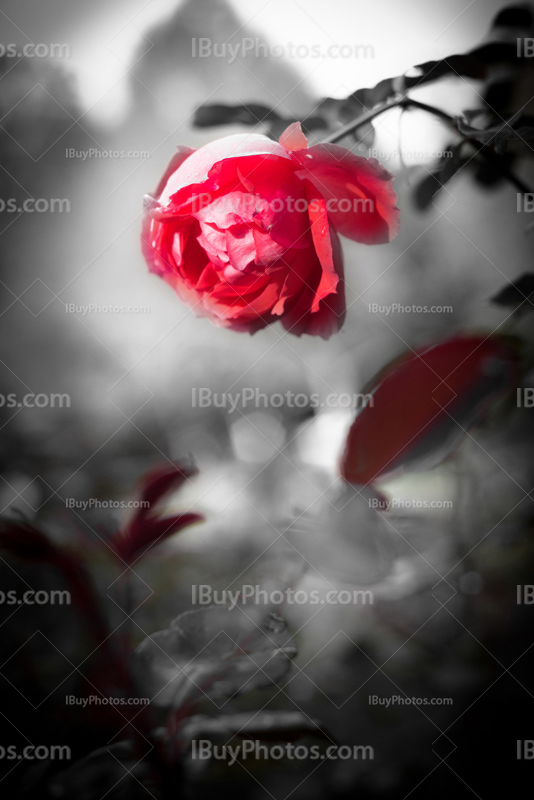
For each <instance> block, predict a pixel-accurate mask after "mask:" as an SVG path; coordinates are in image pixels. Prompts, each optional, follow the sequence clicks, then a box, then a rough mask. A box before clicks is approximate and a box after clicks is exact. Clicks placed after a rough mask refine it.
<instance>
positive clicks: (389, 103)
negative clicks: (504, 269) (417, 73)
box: [321, 95, 532, 194]
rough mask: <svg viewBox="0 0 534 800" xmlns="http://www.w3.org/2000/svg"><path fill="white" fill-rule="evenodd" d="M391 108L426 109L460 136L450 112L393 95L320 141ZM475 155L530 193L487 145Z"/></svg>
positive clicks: (331, 140) (338, 137)
mask: <svg viewBox="0 0 534 800" xmlns="http://www.w3.org/2000/svg"><path fill="white" fill-rule="evenodd" d="M392 108H418V109H419V110H420V111H426V112H427V113H429V114H434V116H436V117H439V118H440V119H442V120H443V121H444V122H446V123H447V125H448V126H449V127H451V128H453V129H454V131H455V133H456V134H457V135H459V136H461V134H460V132H459V131H458V127H457V124H456V120H455V118H454V117H452V116H451V115H450V114H447V113H446V112H445V111H442V110H441V109H440V108H436V107H435V106H431V105H428V104H427V103H421V102H419V101H418V100H412V98H411V97H406V96H405V95H403V96H402V97H393V98H390V99H389V100H385V101H384V102H383V103H380V104H379V105H377V106H376V107H375V108H373V109H371V110H370V111H366V112H365V113H364V114H360V116H359V117H356V119H353V120H351V121H350V122H347V124H346V125H343V127H342V128H338V130H337V131H334V132H333V133H331V134H330V136H327V137H326V138H325V139H323V140H322V142H321V143H322V144H334V143H335V142H339V141H340V140H341V139H344V138H345V136H348V134H349V133H353V132H354V131H355V130H357V129H358V128H360V127H361V126H362V125H366V124H367V123H368V122H371V121H372V120H373V119H375V118H376V117H378V116H380V114H383V113H384V111H389V110H390V109H392ZM463 138H464V141H465V142H466V143H467V144H471V145H472V146H473V147H477V144H476V142H474V141H473V140H471V139H469V138H468V137H463ZM476 155H480V156H482V157H483V158H484V159H485V160H486V161H488V162H489V163H490V164H492V165H493V166H494V167H495V168H496V169H498V170H499V172H500V173H501V175H502V176H503V177H504V178H507V180H509V181H510V183H512V184H513V185H514V186H515V187H516V188H517V189H518V190H519V191H520V192H522V193H523V194H530V193H531V192H532V189H531V188H530V187H529V186H527V185H526V184H525V183H524V182H523V181H522V180H521V179H520V178H518V177H517V176H516V175H514V173H513V172H511V171H510V170H509V169H508V167H506V166H505V165H504V164H503V163H502V160H501V158H500V157H499V156H498V155H496V154H495V153H494V152H493V150H491V149H490V148H488V147H487V146H482V147H480V148H479V149H478V152H477V153H476Z"/></svg>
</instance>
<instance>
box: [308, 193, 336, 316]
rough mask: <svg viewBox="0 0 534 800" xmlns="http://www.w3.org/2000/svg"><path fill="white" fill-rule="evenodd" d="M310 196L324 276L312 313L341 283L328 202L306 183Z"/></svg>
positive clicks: (315, 237)
mask: <svg viewBox="0 0 534 800" xmlns="http://www.w3.org/2000/svg"><path fill="white" fill-rule="evenodd" d="M306 184H307V186H306V188H307V194H308V216H309V219H310V225H311V233H312V239H313V244H314V247H315V252H316V253H317V256H318V258H319V261H320V263H321V267H322V269H323V274H322V276H321V280H320V282H319V286H318V287H317V291H316V293H315V298H314V301H313V303H312V307H311V311H312V313H314V312H316V311H318V310H319V302H320V301H321V300H323V299H324V298H325V297H327V296H328V295H329V294H332V292H335V290H336V286H337V284H338V281H339V275H338V273H337V272H336V267H335V265H334V255H333V252H332V239H331V236H330V226H329V225H328V215H327V213H326V200H325V199H324V197H322V196H321V195H320V194H319V192H317V191H316V190H315V187H314V186H313V184H312V183H310V182H309V181H306Z"/></svg>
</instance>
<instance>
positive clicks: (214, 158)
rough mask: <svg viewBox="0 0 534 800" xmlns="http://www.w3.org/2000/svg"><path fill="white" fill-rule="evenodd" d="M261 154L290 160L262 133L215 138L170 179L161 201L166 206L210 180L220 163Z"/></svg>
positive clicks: (196, 151) (275, 143)
mask: <svg viewBox="0 0 534 800" xmlns="http://www.w3.org/2000/svg"><path fill="white" fill-rule="evenodd" d="M257 155H275V156H280V157H281V158H285V159H289V155H288V153H287V151H286V150H285V148H283V147H282V146H281V145H279V144H278V142H273V141H272V139H269V138H268V137H267V136H262V135H261V134H258V133H237V134H235V135H234V136H224V137H223V138H222V139H215V141H213V142H210V143H209V144H206V145H204V147H201V148H200V149H199V150H195V152H194V153H193V154H191V155H190V156H189V158H188V159H187V160H186V161H184V163H182V164H181V166H180V167H179V168H178V169H177V170H176V172H174V174H172V175H170V176H169V179H168V182H167V185H166V186H165V190H164V191H163V194H162V196H161V198H160V199H161V202H162V203H163V204H166V203H167V202H168V200H169V199H170V198H171V196H172V195H173V194H176V192H177V191H178V190H179V189H181V188H183V187H185V186H192V185H193V184H198V183H203V182H204V181H206V180H207V178H208V174H209V172H210V170H211V169H212V167H213V165H214V164H216V163H217V162H220V161H223V160H226V159H235V158H240V157H242V156H257ZM243 174H244V173H243ZM245 177H246V176H245Z"/></svg>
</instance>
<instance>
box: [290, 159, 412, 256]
mask: <svg viewBox="0 0 534 800" xmlns="http://www.w3.org/2000/svg"><path fill="white" fill-rule="evenodd" d="M291 156H292V158H293V159H294V160H295V161H297V162H298V163H299V164H300V165H301V166H302V167H303V172H302V175H303V177H306V178H308V179H309V180H310V181H311V182H312V183H313V184H314V185H315V186H316V188H317V189H318V190H319V192H320V193H321V194H322V195H323V197H324V198H325V199H326V200H327V201H329V202H328V212H329V215H330V217H331V219H332V220H333V222H334V225H335V226H336V229H337V231H338V232H339V233H341V234H343V236H347V238H349V239H354V240H355V241H356V242H361V243H362V244H383V243H386V242H390V241H391V240H392V239H393V238H394V237H395V236H396V235H397V233H398V232H399V225H400V223H399V209H398V208H397V205H396V203H397V195H396V194H395V192H394V191H393V185H392V184H393V178H394V176H393V175H392V174H391V173H390V172H388V170H387V169H385V167H383V166H382V165H381V164H379V162H378V161H377V160H376V159H374V158H371V159H367V158H363V157H362V156H355V155H354V154H353V153H351V152H350V150H346V149H345V148H344V147H339V146H338V145H335V144H318V145H314V146H313V147H310V148H308V149H307V150H297V151H295V152H293V153H292V154H291Z"/></svg>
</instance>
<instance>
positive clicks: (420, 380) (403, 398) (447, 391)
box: [341, 334, 519, 485]
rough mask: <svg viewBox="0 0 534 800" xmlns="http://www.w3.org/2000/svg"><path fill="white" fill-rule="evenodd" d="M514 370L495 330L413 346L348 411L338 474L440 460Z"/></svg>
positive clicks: (364, 477) (372, 476) (384, 472)
mask: <svg viewBox="0 0 534 800" xmlns="http://www.w3.org/2000/svg"><path fill="white" fill-rule="evenodd" d="M518 375H519V358H518V353H517V350H516V348H515V347H514V346H513V345H512V343H511V342H510V341H509V340H506V339H504V338H503V337H492V336H485V335H483V334H467V335H461V336H455V337H453V338H451V339H448V340H446V341H444V342H441V343H439V344H437V345H433V346H431V347H425V348H421V349H419V350H417V351H415V352H411V353H409V354H408V355H406V356H404V357H402V358H400V359H399V360H397V361H396V362H394V363H393V364H392V365H390V366H388V367H386V368H385V369H384V370H383V371H382V372H381V373H380V374H379V375H378V376H377V377H376V378H375V379H374V381H373V382H372V385H371V388H370V389H369V390H368V391H369V393H370V394H372V402H369V404H368V405H367V406H366V407H365V408H364V409H363V410H362V411H361V413H360V414H359V415H358V416H357V417H356V420H355V421H354V423H353V425H352V427H351V429H350V431H349V435H348V438H347V442H346V445H345V452H344V454H343V458H342V463H341V474H342V476H343V477H344V478H345V480H346V481H348V482H349V483H353V484H357V485H362V484H363V485H365V484H368V483H370V482H372V481H375V480H377V479H379V478H380V479H383V478H384V477H385V476H390V475H391V474H392V473H397V472H398V471H399V470H401V469H402V470H404V469H428V468H429V467H432V466H435V465H436V464H438V463H440V462H441V461H443V460H444V459H445V458H446V457H447V456H448V455H450V453H451V452H452V451H453V450H454V449H455V448H456V446H457V445H458V444H459V443H460V441H461V440H462V438H463V436H464V435H465V433H466V431H467V430H468V429H469V428H470V427H471V426H472V425H474V424H476V423H477V422H479V421H480V419H481V418H482V417H483V416H484V414H485V412H486V411H487V409H488V407H489V405H490V404H491V402H492V401H493V400H495V399H496V398H497V397H498V396H500V395H502V394H503V393H504V392H505V391H506V390H507V389H508V388H510V386H511V385H512V384H513V382H514V381H515V380H516V378H517V377H518Z"/></svg>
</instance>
